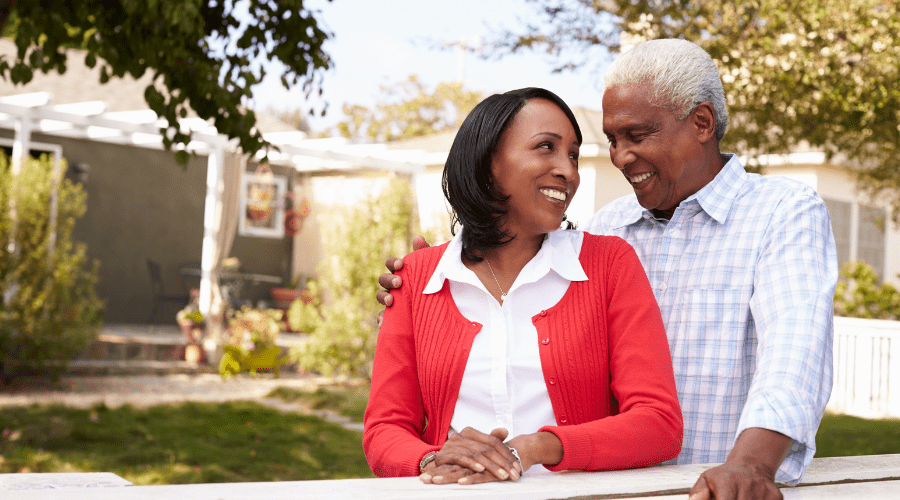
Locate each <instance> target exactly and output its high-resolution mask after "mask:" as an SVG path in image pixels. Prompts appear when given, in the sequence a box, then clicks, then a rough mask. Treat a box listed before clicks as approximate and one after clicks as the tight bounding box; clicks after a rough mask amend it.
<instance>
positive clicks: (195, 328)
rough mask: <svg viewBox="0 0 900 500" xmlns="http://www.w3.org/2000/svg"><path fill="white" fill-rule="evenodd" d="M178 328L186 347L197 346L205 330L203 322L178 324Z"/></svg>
mask: <svg viewBox="0 0 900 500" xmlns="http://www.w3.org/2000/svg"><path fill="white" fill-rule="evenodd" d="M178 327H179V328H181V333H183V334H184V339H185V341H186V342H187V345H199V344H200V343H201V342H202V341H203V331H204V330H205V328H206V323H205V322H203V323H194V322H185V323H178Z"/></svg>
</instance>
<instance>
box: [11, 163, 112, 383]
mask: <svg viewBox="0 0 900 500" xmlns="http://www.w3.org/2000/svg"><path fill="white" fill-rule="evenodd" d="M62 171H63V172H64V171H65V165H64V164H63V170H62ZM54 185H57V186H58V203H57V208H58V210H57V225H56V228H55V233H56V242H55V245H54V246H53V249H52V251H51V250H50V245H49V241H50V238H51V235H52V234H53V232H54V228H53V227H52V226H51V225H50V224H49V223H48V221H49V220H50V210H51V208H50V206H51V203H50V198H51V196H52V193H53V191H54V190H55V189H57V187H55V186H54ZM11 199H13V200H15V204H16V211H17V215H16V220H15V222H13V220H12V218H11V216H10V212H9V211H8V210H5V209H0V241H2V242H3V245H4V246H5V245H6V242H8V241H10V239H11V238H10V237H11V235H10V232H11V231H14V232H15V234H14V235H12V236H14V238H12V239H14V240H15V241H16V243H17V245H19V247H20V250H19V251H18V252H7V251H5V249H4V251H0V291H2V292H3V297H2V301H0V377H2V378H4V379H6V378H8V377H11V376H15V375H19V374H23V373H29V372H34V371H44V370H51V371H53V372H54V374H58V373H61V372H62V371H63V370H64V369H65V363H66V362H67V361H68V360H70V359H72V358H74V357H75V356H76V355H78V353H80V352H81V351H82V350H84V348H85V347H87V345H88V344H89V343H90V342H91V341H92V340H93V339H94V338H96V336H97V333H98V331H99V329H100V323H101V321H102V318H103V302H102V301H101V300H100V299H98V298H97V295H96V293H95V291H94V284H95V283H96V281H97V266H98V263H97V262H93V263H92V266H90V267H88V264H89V262H88V258H87V257H86V247H85V246H84V245H83V244H79V243H75V242H73V241H72V229H73V228H74V227H75V222H76V220H78V218H80V217H81V216H82V215H84V212H85V209H86V205H85V201H86V199H87V195H86V194H85V192H84V191H83V190H82V189H81V186H80V185H78V184H74V183H72V182H71V181H70V180H68V179H54V177H53V162H52V161H51V160H50V159H49V158H48V157H47V156H44V157H42V158H41V159H40V160H36V159H33V158H28V159H26V160H25V161H24V162H23V164H22V170H21V172H20V173H19V174H18V175H12V172H11V169H10V168H9V165H8V163H7V159H6V157H5V156H4V155H0V207H4V208H5V207H7V206H9V202H10V200H11Z"/></svg>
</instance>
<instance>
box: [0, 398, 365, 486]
mask: <svg viewBox="0 0 900 500" xmlns="http://www.w3.org/2000/svg"><path fill="white" fill-rule="evenodd" d="M0 429H3V436H2V438H0V473H6V472H19V471H30V472H74V471H84V472H101V471H102V472H112V473H114V474H117V475H119V476H121V477H123V478H125V479H127V480H129V481H131V482H133V483H135V484H185V483H215V482H237V481H289V480H292V481H295V480H304V479H331V478H353V477H372V474H371V472H370V470H369V467H368V465H367V464H366V461H365V457H364V456H363V453H362V445H361V442H362V434H361V433H359V432H354V431H349V430H346V429H344V428H342V427H340V426H339V425H335V424H331V423H328V422H325V421H324V420H322V419H320V418H317V417H313V416H305V415H294V414H282V413H280V412H278V411H276V410H273V409H270V408H267V407H264V406H260V405H257V404H255V403H251V402H230V403H218V404H204V403H184V404H181V405H179V406H155V407H151V408H147V409H135V408H133V407H131V406H123V407H120V408H116V409H110V408H106V407H105V406H96V407H94V408H92V409H75V408H67V407H64V406H38V405H32V406H29V407H10V408H4V409H3V410H2V412H0Z"/></svg>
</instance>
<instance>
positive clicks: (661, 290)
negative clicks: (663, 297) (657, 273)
mask: <svg viewBox="0 0 900 500" xmlns="http://www.w3.org/2000/svg"><path fill="white" fill-rule="evenodd" d="M658 288H659V291H660V292H665V291H666V289H667V288H669V285H666V282H665V281H662V282H660V283H659V287H658Z"/></svg>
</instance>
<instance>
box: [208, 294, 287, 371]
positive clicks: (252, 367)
mask: <svg viewBox="0 0 900 500" xmlns="http://www.w3.org/2000/svg"><path fill="white" fill-rule="evenodd" d="M283 315H284V313H283V312H282V311H281V310H279V309H253V308H251V307H247V306H245V307H242V308H241V310H240V311H236V312H235V313H234V314H233V316H232V317H231V318H230V319H229V320H228V325H229V330H228V340H227V342H226V344H225V345H224V346H223V350H224V351H225V352H224V354H222V359H221V361H220V362H219V373H220V374H221V375H222V378H224V379H228V378H230V377H232V376H234V375H237V374H238V373H240V372H244V371H246V372H250V374H251V375H256V372H257V370H272V371H273V372H274V373H275V376H276V377H277V376H278V375H279V370H280V368H281V365H282V364H284V362H285V359H284V358H282V357H280V355H281V348H280V347H278V346H277V345H275V341H276V340H277V339H278V334H279V333H280V332H281V330H282V329H283V328H284V324H283V322H282V317H283Z"/></svg>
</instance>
